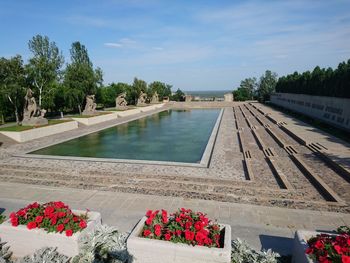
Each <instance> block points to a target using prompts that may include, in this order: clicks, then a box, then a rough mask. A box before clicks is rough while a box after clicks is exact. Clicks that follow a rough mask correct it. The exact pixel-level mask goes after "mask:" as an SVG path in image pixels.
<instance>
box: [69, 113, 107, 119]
mask: <svg viewBox="0 0 350 263" xmlns="http://www.w3.org/2000/svg"><path fill="white" fill-rule="evenodd" d="M106 114H110V112H97V113H96V114H95V115H80V114H74V115H69V116H67V117H69V118H92V117H97V116H100V115H106Z"/></svg>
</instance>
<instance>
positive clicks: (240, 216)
mask: <svg viewBox="0 0 350 263" xmlns="http://www.w3.org/2000/svg"><path fill="white" fill-rule="evenodd" d="M53 200H61V201H63V202H65V203H67V204H68V205H70V206H71V207H72V208H74V209H85V208H88V209H90V210H92V211H98V212H100V213H101V214H102V220H103V223H105V224H108V225H113V226H117V227H118V228H119V230H120V231H123V232H130V231H131V230H132V228H133V227H134V226H135V225H136V223H137V222H138V220H139V219H140V218H141V217H142V216H143V215H144V214H145V212H146V211H147V210H148V209H161V208H164V209H167V210H168V211H175V210H176V209H177V208H181V207H185V208H191V209H193V210H195V211H202V212H205V213H207V214H208V216H209V217H210V218H212V219H217V221H218V222H220V223H225V224H229V225H231V227H232V237H233V238H240V239H244V240H246V241H247V242H248V243H249V244H250V245H252V247H254V248H255V249H261V248H264V249H269V248H271V249H273V250H274V251H276V252H279V253H281V254H283V255H288V254H291V253H292V246H293V236H294V233H295V231H296V230H297V229H308V230H322V231H330V230H335V229H336V228H337V227H338V226H340V225H350V214H343V213H333V212H325V211H314V210H298V209H288V208H278V207H266V206H257V205H248V204H238V203H227V202H218V201H211V200H195V199H187V198H181V197H164V196H156V195H143V194H131V193H121V192H110V191H98V190H82V189H73V188H62V187H47V186H38V185H30V184H20V183H5V182H0V212H2V213H3V214H5V215H9V214H10V213H11V212H12V211H16V210H18V209H20V208H22V207H24V206H25V205H27V204H28V203H29V202H33V201H39V202H47V201H53ZM0 234H1V233H0Z"/></svg>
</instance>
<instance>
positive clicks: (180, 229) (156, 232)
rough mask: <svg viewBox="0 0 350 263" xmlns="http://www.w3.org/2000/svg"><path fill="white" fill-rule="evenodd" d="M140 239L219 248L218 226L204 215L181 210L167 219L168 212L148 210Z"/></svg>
mask: <svg viewBox="0 0 350 263" xmlns="http://www.w3.org/2000/svg"><path fill="white" fill-rule="evenodd" d="M146 216H147V220H146V222H145V225H144V227H143V231H142V234H141V235H142V237H145V238H151V239H159V240H166V241H171V242H174V243H185V244H188V245H193V246H195V245H198V246H207V247H220V242H219V241H220V226H219V225H218V224H216V223H214V222H212V221H211V220H209V219H208V217H207V216H206V214H203V213H201V212H193V211H192V210H190V209H184V208H181V209H179V210H178V211H177V212H175V213H174V214H171V215H170V216H169V217H168V212H167V211H165V210H162V211H161V213H159V211H158V210H156V211H152V210H149V211H148V212H147V213H146Z"/></svg>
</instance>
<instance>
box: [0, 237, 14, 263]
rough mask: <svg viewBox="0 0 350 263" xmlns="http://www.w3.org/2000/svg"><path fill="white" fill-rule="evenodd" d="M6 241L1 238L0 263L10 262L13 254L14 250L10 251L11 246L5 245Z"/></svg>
mask: <svg viewBox="0 0 350 263" xmlns="http://www.w3.org/2000/svg"><path fill="white" fill-rule="evenodd" d="M5 245H6V242H1V238H0V263H10V262H11V261H10V258H11V256H12V252H11V251H10V247H9V246H5Z"/></svg>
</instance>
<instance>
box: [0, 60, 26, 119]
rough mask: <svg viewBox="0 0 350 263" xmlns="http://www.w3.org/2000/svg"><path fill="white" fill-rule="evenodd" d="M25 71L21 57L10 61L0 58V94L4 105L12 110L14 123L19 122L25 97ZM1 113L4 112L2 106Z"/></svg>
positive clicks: (4, 109)
mask: <svg viewBox="0 0 350 263" xmlns="http://www.w3.org/2000/svg"><path fill="white" fill-rule="evenodd" d="M24 85H25V70H24V66H23V60H22V57H21V56H19V55H17V56H15V57H12V58H10V59H6V58H0V94H1V97H2V100H3V101H4V102H9V103H8V104H5V105H11V107H12V108H13V112H14V115H15V117H16V122H17V124H19V122H20V112H19V111H20V109H21V108H22V106H23V101H24V95H25V89H24V87H23V86H24ZM1 111H2V112H5V111H6V108H5V106H2V109H1Z"/></svg>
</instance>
